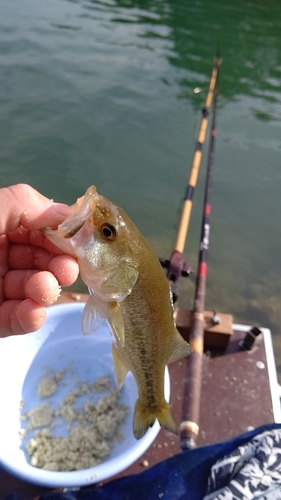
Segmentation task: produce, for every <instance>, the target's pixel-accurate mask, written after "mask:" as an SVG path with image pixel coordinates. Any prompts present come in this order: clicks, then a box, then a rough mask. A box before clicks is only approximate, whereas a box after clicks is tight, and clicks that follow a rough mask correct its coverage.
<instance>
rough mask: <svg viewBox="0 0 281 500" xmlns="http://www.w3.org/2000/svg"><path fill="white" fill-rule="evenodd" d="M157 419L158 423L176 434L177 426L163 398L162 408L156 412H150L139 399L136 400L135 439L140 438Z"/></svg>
mask: <svg viewBox="0 0 281 500" xmlns="http://www.w3.org/2000/svg"><path fill="white" fill-rule="evenodd" d="M156 419H157V420H158V421H159V424H160V425H161V426H162V427H165V429H168V431H171V432H173V433H174V434H177V428H176V426H175V422H174V420H173V417H172V415H171V410H170V407H169V405H168V403H167V402H166V401H165V400H164V404H163V406H162V408H161V409H160V410H159V411H157V412H156V413H151V412H150V411H149V408H147V407H145V406H144V405H143V404H141V402H140V401H139V399H137V401H136V405H135V413H134V422H133V431H134V436H135V438H136V439H141V438H142V437H143V436H144V435H145V433H146V432H147V431H148V429H149V427H152V426H153V424H154V422H155V420H156Z"/></svg>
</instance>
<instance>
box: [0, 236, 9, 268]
mask: <svg viewBox="0 0 281 500" xmlns="http://www.w3.org/2000/svg"><path fill="white" fill-rule="evenodd" d="M8 250H9V240H8V238H7V236H6V235H2V236H0V276H4V275H5V273H6V272H7V271H8V269H9V259H8Z"/></svg>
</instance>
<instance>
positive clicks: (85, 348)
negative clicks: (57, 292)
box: [0, 303, 170, 488]
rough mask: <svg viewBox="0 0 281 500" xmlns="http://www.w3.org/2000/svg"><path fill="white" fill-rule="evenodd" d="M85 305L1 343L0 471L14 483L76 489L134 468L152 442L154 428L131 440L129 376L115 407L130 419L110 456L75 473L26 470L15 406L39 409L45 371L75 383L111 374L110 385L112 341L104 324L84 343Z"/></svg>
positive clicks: (53, 313) (56, 309) (52, 312)
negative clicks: (65, 372) (70, 374)
mask: <svg viewBox="0 0 281 500" xmlns="http://www.w3.org/2000/svg"><path fill="white" fill-rule="evenodd" d="M83 307H84V304H80V303H79V304H62V305H57V306H52V307H49V308H48V309H47V321H46V323H45V324H44V326H43V327H42V328H41V329H40V330H39V331H38V332H37V333H30V334H27V335H23V336H16V337H9V338H7V339H0V401H1V412H0V465H1V466H2V467H3V468H5V469H6V470H8V471H9V472H10V473H12V474H14V475H15V476H17V477H20V478H21V479H23V480H25V481H29V482H31V483H35V484H38V485H41V486H46V487H52V488H53V487H79V486H84V485H87V484H91V483H95V482H98V481H103V480H105V479H108V478H110V477H112V476H113V475H115V474H118V473H119V472H121V471H122V470H124V469H126V468H127V467H129V466H130V465H131V464H132V463H133V462H135V461H136V460H137V459H138V458H139V457H140V456H141V455H142V454H143V453H144V452H145V451H146V450H147V448H149V446H150V445H151V444H152V442H153V441H154V439H155V437H156V436H157V434H158V432H159V430H160V426H159V424H158V422H156V423H155V424H154V426H153V427H152V428H151V429H149V430H148V432H147V433H146V434H145V436H144V437H143V438H142V439H140V440H136V439H135V438H134V435H133V431H132V420H133V414H134V406H135V400H136V398H137V387H136V384H135V381H134V378H133V376H132V374H131V373H129V374H128V375H127V377H126V379H125V382H124V386H123V388H122V397H121V399H120V402H121V403H123V404H125V405H127V406H128V407H129V415H128V417H127V419H126V422H125V424H124V425H123V426H122V427H121V430H122V433H123V434H124V437H125V439H124V441H122V442H120V443H117V444H116V445H115V447H114V448H113V450H112V452H111V454H110V456H109V457H108V458H107V459H105V460H104V462H103V463H102V464H100V465H98V466H96V467H91V468H89V469H84V470H80V471H75V472H53V471H46V470H42V469H38V468H36V467H33V466H31V465H30V464H29V459H28V456H27V455H26V453H25V451H24V449H23V446H22V442H21V439H20V436H19V430H20V428H21V422H20V410H19V405H20V401H21V400H22V399H24V400H25V401H26V405H25V407H24V410H25V411H28V410H29V409H30V408H32V407H35V406H38V404H42V400H39V398H38V396H37V393H36V391H37V384H38V380H39V379H40V377H41V376H42V375H43V371H42V370H43V368H44V366H48V367H51V368H52V369H53V370H54V371H57V370H60V369H63V368H69V367H70V366H71V367H72V369H74V371H75V373H76V374H77V375H78V378H79V379H80V376H81V379H82V380H87V379H88V380H89V381H91V382H92V381H93V374H94V378H95V379H96V378H98V377H100V376H103V375H108V374H110V376H111V380H112V383H113V385H114V382H113V381H114V376H113V364H112V357H111V338H110V332H109V329H108V327H107V325H106V324H104V325H103V326H102V327H101V328H100V329H99V330H98V331H97V332H95V333H92V334H90V335H88V336H86V337H84V336H83V335H82V333H81V314H82V310H83ZM169 396H170V381H169V375H168V370H166V374H165V397H166V399H167V400H168V399H169Z"/></svg>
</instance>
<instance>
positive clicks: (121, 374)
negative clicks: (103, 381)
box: [112, 344, 129, 389]
mask: <svg viewBox="0 0 281 500" xmlns="http://www.w3.org/2000/svg"><path fill="white" fill-rule="evenodd" d="M112 357H113V366H114V374H115V381H116V385H117V388H118V389H121V387H122V385H123V382H124V380H125V378H126V375H127V373H128V371H129V369H128V368H127V366H126V365H125V364H124V362H123V360H122V359H121V357H120V354H119V352H118V350H117V348H116V346H115V345H114V344H112Z"/></svg>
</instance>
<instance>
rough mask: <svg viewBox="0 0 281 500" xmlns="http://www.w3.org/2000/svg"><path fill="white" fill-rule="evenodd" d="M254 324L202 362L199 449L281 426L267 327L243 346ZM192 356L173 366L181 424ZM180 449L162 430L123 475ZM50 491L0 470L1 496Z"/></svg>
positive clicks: (174, 405) (175, 410)
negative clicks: (261, 428) (252, 430)
mask: <svg viewBox="0 0 281 500" xmlns="http://www.w3.org/2000/svg"><path fill="white" fill-rule="evenodd" d="M85 299H86V296H84V295H77V294H70V293H64V294H63V296H62V298H61V300H60V302H70V301H73V300H75V301H85ZM249 328H250V327H249V326H243V325H233V334H232V335H231V337H230V340H229V343H228V346H227V348H226V349H225V350H222V349H218V348H206V350H205V353H204V359H203V373H202V393H201V411H200V422H199V427H200V432H199V436H198V440H197V444H198V446H204V445H207V444H211V443H215V442H218V441H223V440H226V439H228V438H231V437H233V436H235V435H239V434H242V433H244V432H246V431H247V430H249V429H250V428H255V427H259V426H261V425H263V424H266V423H271V422H280V421H281V417H280V401H279V390H278V383H277V376H276V368H275V362H274V355H273V349H272V343H271V334H270V331H269V330H268V329H262V335H261V336H260V337H261V338H260V341H259V345H258V346H257V347H254V348H253V349H252V350H251V351H246V350H243V349H242V348H241V347H240V345H239V343H240V341H241V340H242V339H244V337H245V335H246V332H247V331H248V330H249ZM187 363H188V358H185V359H183V360H180V361H176V362H174V363H171V364H170V365H169V373H170V381H171V399H170V404H171V411H172V414H173V417H174V420H175V423H176V424H177V425H179V424H180V422H181V421H182V420H185V415H186V413H185V412H186V408H187V406H188V394H186V393H185V384H184V381H185V380H186V377H187V370H186V368H187ZM180 451H181V448H180V441H179V437H178V436H176V435H174V434H172V433H171V432H169V431H166V430H165V429H161V431H160V433H159V435H158V436H157V438H156V440H155V441H154V443H153V444H152V446H151V447H150V448H149V449H148V450H147V451H146V452H145V453H144V455H143V456H142V457H140V459H139V460H138V461H137V462H135V463H134V464H133V465H131V466H130V467H129V468H128V469H126V470H125V471H123V472H122V473H121V474H119V475H118V477H121V476H126V475H129V474H135V473H139V472H142V471H144V470H145V468H147V467H151V466H153V465H155V464H157V463H159V462H160V461H162V460H165V459H166V458H168V457H171V456H173V455H175V454H176V453H179V452H180ZM43 491H46V488H40V487H38V486H36V485H32V484H28V483H26V482H24V481H21V480H20V479H18V478H15V477H13V476H12V475H10V474H9V473H8V472H6V471H4V470H3V469H1V468H0V498H3V497H4V496H6V495H8V494H10V493H13V492H16V493H17V494H18V497H19V499H20V500H24V499H25V500H26V499H27V498H32V497H35V496H39V495H40V494H42V493H43Z"/></svg>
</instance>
